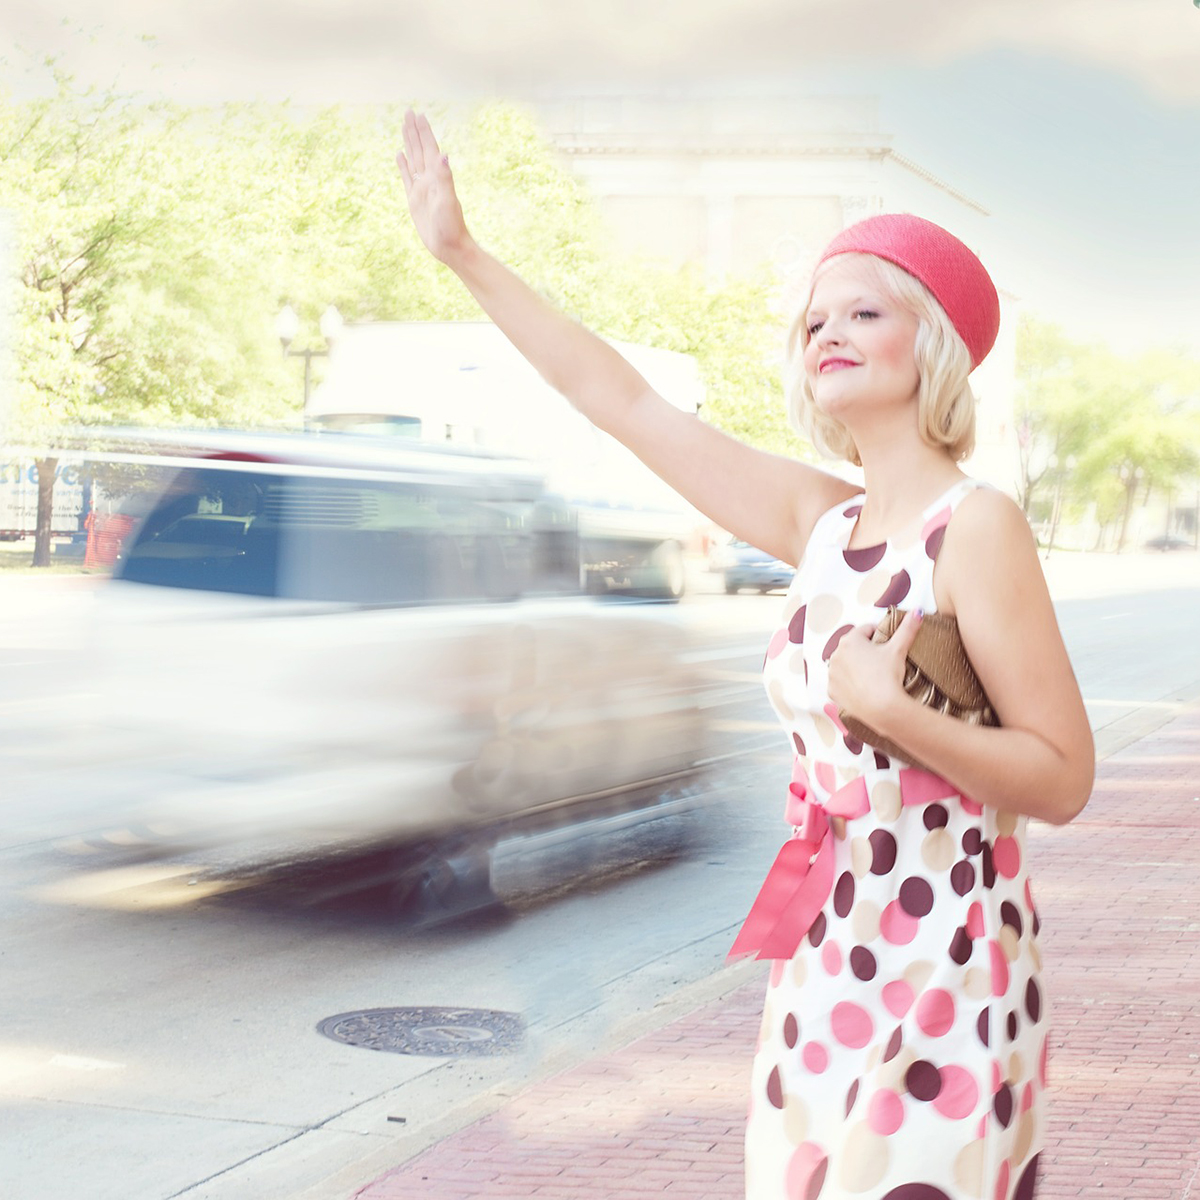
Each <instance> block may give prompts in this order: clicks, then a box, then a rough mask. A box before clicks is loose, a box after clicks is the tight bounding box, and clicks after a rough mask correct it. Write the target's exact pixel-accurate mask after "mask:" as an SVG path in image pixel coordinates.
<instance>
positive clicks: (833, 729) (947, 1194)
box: [746, 480, 1046, 1200]
mask: <svg viewBox="0 0 1200 1200" xmlns="http://www.w3.org/2000/svg"><path fill="white" fill-rule="evenodd" d="M978 486H981V485H979V484H978V483H976V482H975V481H973V480H962V481H960V482H959V483H957V484H956V485H955V486H954V487H953V488H952V489H951V490H950V491H949V492H947V493H946V494H945V495H943V496H942V497H940V498H939V499H938V500H937V501H936V502H935V503H934V504H933V505H931V506H930V507H929V508H928V509H927V510H926V511H925V512H924V513H923V514H922V516H921V518H920V520H918V521H916V522H914V523H913V524H912V526H911V527H910V528H909V529H907V530H905V531H903V532H902V533H901V534H900V535H898V536H897V537H894V538H893V539H891V540H890V541H888V542H885V543H883V544H881V545H877V546H868V547H862V548H856V549H853V550H850V549H847V543H848V542H849V539H850V536H851V533H852V531H853V529H854V526H855V522H856V519H857V517H858V514H859V512H860V511H861V507H862V498H861V497H856V498H854V499H851V500H848V501H846V502H845V503H844V504H841V505H838V506H837V507H836V508H833V509H831V510H830V511H829V512H827V513H826V514H825V515H824V516H823V517H822V518H821V519H820V521H819V522H818V523H817V526H816V528H815V530H814V531H813V535H812V538H811V540H810V542H809V545H808V548H807V551H806V553H805V556H804V560H803V562H802V563H801V564H800V567H799V569H798V571H797V573H796V579H795V582H794V583H793V585H792V588H791V591H790V592H789V595H788V600H787V604H786V608H785V611H784V615H783V622H782V624H781V626H780V627H779V629H778V630H777V631H776V633H775V635H774V636H773V637H772V639H771V642H770V646H769V648H768V651H767V659H766V663H765V666H764V676H765V682H766V686H767V691H768V694H769V696H770V699H771V702H772V704H773V706H774V707H775V710H776V711H777V713H778V714H779V716H780V719H781V720H782V721H783V724H784V726H785V728H786V729H787V731H788V734H789V736H790V738H791V740H792V743H793V745H794V748H795V771H794V776H793V778H794V780H797V781H802V784H801V785H799V786H798V785H797V784H793V788H792V794H793V796H794V795H796V794H803V795H806V796H807V802H808V803H809V804H812V805H816V806H823V805H824V804H825V803H826V802H827V801H830V798H831V797H833V801H832V802H831V809H832V808H833V807H836V801H837V796H835V793H837V794H838V795H845V794H847V792H857V793H858V794H860V795H861V797H862V800H861V805H860V809H859V810H858V811H857V814H856V815H851V816H850V817H848V818H847V817H838V816H834V817H832V818H830V819H828V828H829V830H830V831H831V832H830V834H829V840H828V842H827V843H826V846H825V850H824V851H823V853H825V852H827V853H828V854H829V855H831V856H832V871H831V873H829V875H828V878H829V879H830V880H831V882H830V884H829V894H828V898H827V899H824V900H823V903H822V905H821V907H820V910H819V912H818V913H817V914H816V917H815V919H814V920H813V921H812V923H811V925H810V926H809V927H808V928H807V932H803V934H802V936H801V937H800V943H799V947H798V948H797V949H796V950H795V952H794V953H793V954H792V955H791V957H790V958H776V959H775V960H774V961H773V962H772V969H771V975H770V983H769V985H768V988H767V996H766V1003H765V1006H764V1010H763V1019H762V1028H761V1032H760V1036H759V1047H758V1051H757V1053H756V1055H755V1059H754V1065H753V1071H752V1079H751V1100H750V1113H749V1121H748V1125H747V1133H746V1195H747V1197H748V1198H749V1200H785V1198H787V1200H848V1198H850V1197H855V1198H863V1197H869V1198H870V1200H968V1198H969V1200H1032V1198H1033V1196H1034V1191H1035V1186H1036V1181H1037V1171H1038V1152H1039V1149H1040V1146H1041V1141H1042V1133H1043V1126H1044V1115H1043V1104H1042V1097H1043V1093H1044V1089H1045V1083H1046V1080H1045V1071H1046V1013H1045V1003H1044V999H1043V994H1042V988H1041V984H1040V982H1039V978H1038V974H1039V968H1040V960H1039V956H1038V947H1037V929H1038V918H1037V914H1036V912H1035V910H1034V906H1033V898H1032V895H1031V893H1030V888H1029V882H1028V878H1027V875H1026V855H1025V818H1024V817H1021V816H1015V815H1011V814H1006V813H999V812H995V811H993V810H991V809H988V808H983V807H981V806H980V805H978V804H975V803H973V802H972V801H971V800H970V799H968V798H967V797H964V796H960V795H958V794H957V793H955V792H953V790H952V789H951V788H950V787H949V785H947V784H945V782H944V781H941V780H937V779H936V777H934V776H931V775H929V774H927V773H923V772H916V771H912V770H910V769H909V765H908V764H907V763H903V762H901V761H899V760H897V759H893V760H889V759H888V758H887V757H886V756H884V755H882V754H879V753H877V752H875V751H874V750H872V749H871V747H870V746H866V745H863V744H862V743H861V742H859V741H857V740H856V739H855V738H853V737H852V736H850V735H849V734H848V733H846V731H845V730H844V729H843V728H842V727H841V725H840V724H839V722H838V718H837V709H836V708H835V707H834V706H833V705H832V704H831V703H830V702H829V696H828V692H827V679H828V661H829V657H830V655H831V654H832V653H833V651H834V648H835V647H836V646H837V643H838V641H839V639H840V638H841V637H842V636H843V635H844V634H845V633H846V631H847V630H849V629H851V628H852V627H853V626H855V625H860V624H867V623H871V624H874V623H877V622H878V621H879V620H880V619H881V617H882V615H883V610H884V609H885V608H886V607H887V606H888V605H890V604H898V605H899V606H900V607H901V608H903V609H910V608H917V607H921V608H923V609H924V610H925V611H926V612H933V611H935V609H936V604H935V601H934V595H933V568H934V562H935V561H936V558H937V554H938V551H939V549H940V547H941V544H942V537H943V535H944V533H945V529H946V525H947V523H948V522H949V520H950V518H951V516H952V514H953V512H954V509H955V507H956V506H957V504H958V503H959V501H960V500H961V499H962V498H963V497H964V496H965V495H967V494H968V493H969V492H970V491H971V490H972V489H973V488H975V487H978ZM918 777H920V778H922V779H923V780H924V781H925V782H926V784H928V783H929V781H933V782H934V783H935V784H936V785H937V786H935V787H934V788H933V789H932V790H931V789H930V788H929V787H928V786H926V787H924V788H918V787H916V786H912V787H910V786H909V784H910V781H912V780H914V779H917V778H918ZM930 795H933V796H936V799H927V798H928V796H930ZM923 797H924V798H923ZM794 817H795V807H794V801H793V800H792V799H789V814H788V819H789V820H794ZM821 820H822V822H823V823H824V822H825V821H826V815H825V811H824V810H823V811H822V813H821ZM796 836H797V837H800V836H801V831H800V830H799V829H797V830H796ZM813 869H814V871H815V870H816V866H815V863H814V868H813ZM798 932H800V931H798Z"/></svg>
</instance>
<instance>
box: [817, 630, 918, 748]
mask: <svg viewBox="0 0 1200 1200" xmlns="http://www.w3.org/2000/svg"><path fill="white" fill-rule="evenodd" d="M922 615H923V614H922V613H921V612H920V610H918V609H913V610H911V611H909V612H906V613H905V614H904V620H903V621H901V622H900V627H899V628H898V629H897V630H896V632H895V633H894V634H892V636H891V637H890V638H889V639H888V640H887V641H886V642H877V641H875V640H874V634H875V627H874V626H873V625H858V626H856V627H855V628H853V629H851V630H849V631H848V632H847V633H846V634H845V635H844V636H843V637H842V640H841V641H840V642H838V644H837V649H835V650H834V652H833V654H832V655H831V656H830V659H829V698H830V700H832V701H833V703H834V704H835V705H836V706H837V707H838V708H839V709H841V710H842V711H844V712H848V713H850V714H851V716H854V717H857V718H858V719H859V720H860V721H863V722H865V723H866V724H868V725H871V726H873V727H875V728H878V721H879V718H880V717H881V716H882V715H883V714H884V713H887V712H889V711H891V710H892V709H893V708H894V706H895V705H897V704H898V703H903V701H904V698H905V692H904V661H905V659H906V658H907V657H908V652H909V649H910V648H911V647H912V644H913V641H914V640H915V639H916V636H917V631H918V630H919V629H920V628H921V617H922Z"/></svg>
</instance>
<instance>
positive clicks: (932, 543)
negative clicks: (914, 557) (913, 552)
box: [925, 525, 946, 559]
mask: <svg viewBox="0 0 1200 1200" xmlns="http://www.w3.org/2000/svg"><path fill="white" fill-rule="evenodd" d="M945 536H946V526H945V525H939V526H938V527H937V528H936V529H935V530H934V531H933V532H932V533H931V534H930V535H929V536H928V537H927V538H926V539H925V553H926V554H928V555H929V557H930V558H932V559H936V558H937V556H938V554H939V552H940V551H941V549H942V541H943V539H944V538H945Z"/></svg>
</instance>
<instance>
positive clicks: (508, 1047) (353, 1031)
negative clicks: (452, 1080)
mask: <svg viewBox="0 0 1200 1200" xmlns="http://www.w3.org/2000/svg"><path fill="white" fill-rule="evenodd" d="M317 1032H318V1033H322V1034H324V1035H325V1036H326V1037H327V1038H333V1040H334V1041H335V1042H343V1043H345V1044H346V1045H347V1046H362V1047H363V1048H364V1049H366V1050H386V1051H389V1052H390V1053H392V1054H420V1055H424V1056H426V1057H431V1058H453V1057H457V1056H462V1055H468V1054H471V1055H480V1054H512V1053H513V1052H514V1051H516V1050H519V1049H520V1048H521V1042H522V1039H523V1037H524V1034H525V1023H524V1021H522V1020H521V1018H520V1017H519V1016H517V1014H516V1013H507V1012H496V1011H494V1010H493V1009H490V1008H368V1009H364V1010H363V1011H362V1012H348V1013H338V1015H337V1016H336V1017H326V1018H325V1020H323V1021H322V1022H321V1023H320V1024H319V1025H318V1026H317Z"/></svg>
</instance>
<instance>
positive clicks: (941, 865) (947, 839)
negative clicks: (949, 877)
mask: <svg viewBox="0 0 1200 1200" xmlns="http://www.w3.org/2000/svg"><path fill="white" fill-rule="evenodd" d="M957 850H958V847H957V846H956V845H955V844H954V837H953V835H952V834H951V833H950V831H949V830H948V829H931V830H930V831H929V832H928V833H927V834H926V835H925V837H924V838H923V839H922V841H921V858H922V859H923V860H924V862H925V865H926V866H927V867H928V868H929V869H930V870H931V871H936V872H937V873H938V874H941V873H942V872H943V871H948V870H949V869H950V864H951V863H952V862H953V861H954V855H955V853H956V852H957Z"/></svg>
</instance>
